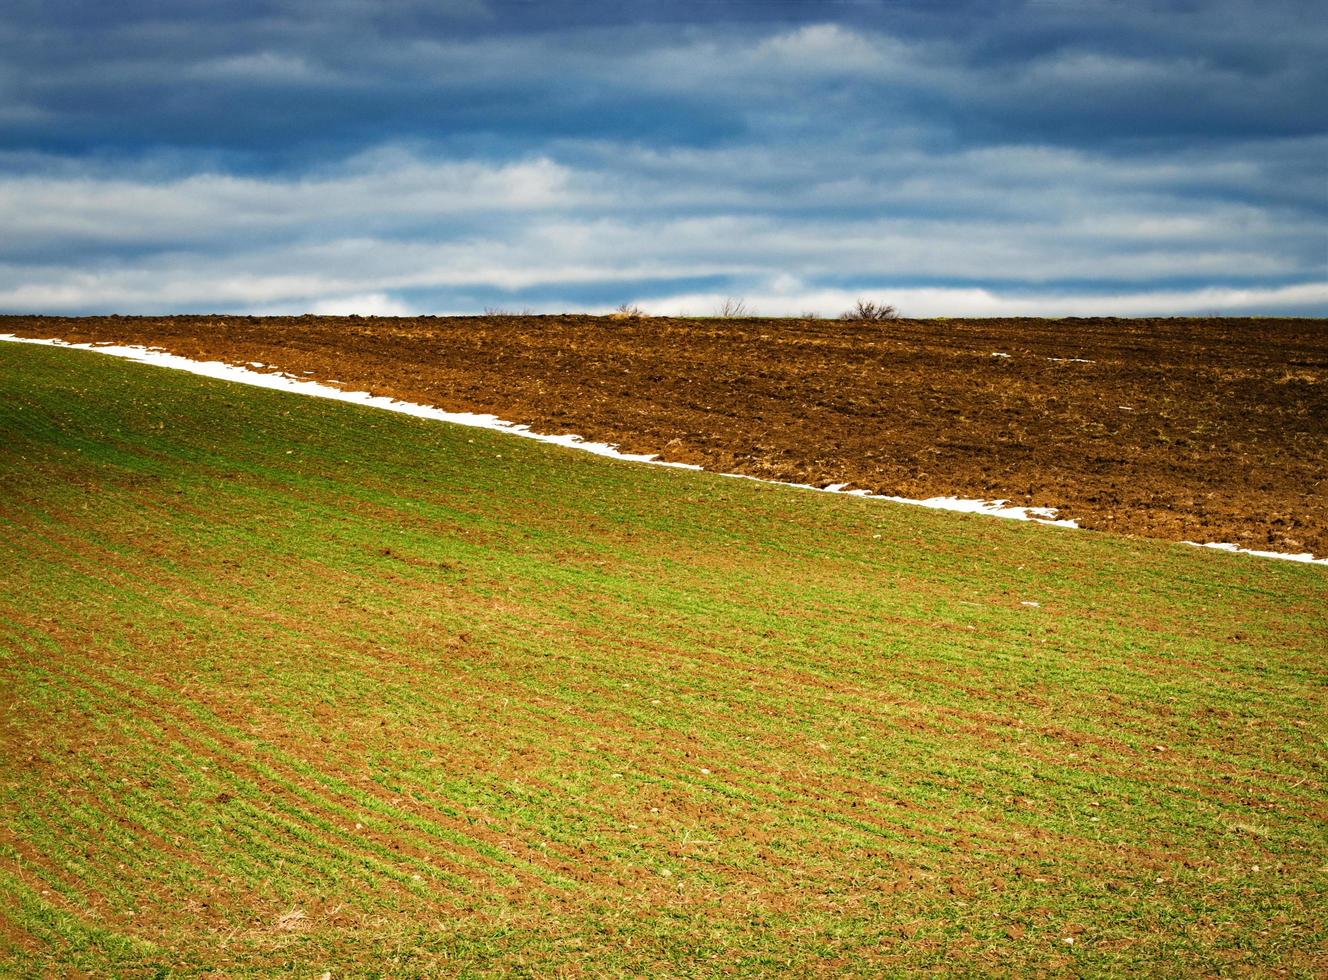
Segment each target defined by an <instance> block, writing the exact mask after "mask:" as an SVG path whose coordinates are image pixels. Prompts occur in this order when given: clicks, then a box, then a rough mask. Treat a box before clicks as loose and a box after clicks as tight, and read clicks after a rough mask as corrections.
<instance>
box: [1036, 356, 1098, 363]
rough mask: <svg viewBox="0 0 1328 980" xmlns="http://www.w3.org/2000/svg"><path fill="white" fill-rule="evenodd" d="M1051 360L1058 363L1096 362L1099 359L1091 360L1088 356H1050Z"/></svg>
mask: <svg viewBox="0 0 1328 980" xmlns="http://www.w3.org/2000/svg"><path fill="white" fill-rule="evenodd" d="M1047 360H1049V361H1055V362H1056V363H1057V364H1096V363H1097V361H1090V360H1089V359H1088V358H1086V357H1049V358H1047Z"/></svg>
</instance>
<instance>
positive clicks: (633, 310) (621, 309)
mask: <svg viewBox="0 0 1328 980" xmlns="http://www.w3.org/2000/svg"><path fill="white" fill-rule="evenodd" d="M613 315H614V316H616V317H618V318H619V319H621V318H623V317H629V316H630V317H638V316H645V315H646V311H645V310H643V309H641V307H639V306H637V305H636V304H635V303H619V304H618V308H617V309H616V310H614V311H613Z"/></svg>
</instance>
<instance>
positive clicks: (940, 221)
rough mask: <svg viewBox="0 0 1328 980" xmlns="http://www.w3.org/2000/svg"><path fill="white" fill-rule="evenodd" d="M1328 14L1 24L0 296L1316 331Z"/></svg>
mask: <svg viewBox="0 0 1328 980" xmlns="http://www.w3.org/2000/svg"><path fill="white" fill-rule="evenodd" d="M1323 20H1324V18H1322V16H1320V15H1319V14H1318V13H1317V11H1316V9H1315V5H1314V4H1310V3H1299V2H1283V3H1274V4H1254V3H1248V2H1232V0H1223V2H1203V3H1150V4H1145V3H1129V4H1122V3H1119V2H1114V3H1106V2H1092V0H1088V2H1040V3H1032V2H1030V3H1006V2H969V3H958V4H947V5H938V4H930V3H928V4H922V3H907V2H892V3H882V2H871V0H845V2H826V0H821V2H795V0H788V2H772V0H763V2H736V0H713V2H699V0H696V2H673V3H665V2H661V0H656V2H646V0H636V2H626V3H622V2H619V3H598V2H588V3H578V4H569V5H563V4H551V3H526V2H514V0H452V2H437V0H434V2H423V0H421V2H413V0H392V2H381V0H332V2H328V0H323V2H315V0H285V2H241V3H231V4H226V5H224V7H223V6H221V5H204V4H171V5H163V4H160V3H147V2H139V0H129V2H124V3H117V4H114V5H108V4H104V3H71V2H55V3H41V4H38V3H32V2H26V0H25V2H20V3H16V4H15V3H11V4H9V5H7V6H6V7H5V8H4V10H3V11H0V44H3V46H4V49H5V50H6V52H7V56H6V58H5V60H4V61H3V62H0V222H3V223H4V224H5V225H6V227H7V228H8V229H9V236H8V242H7V243H6V244H5V245H0V305H3V306H5V307H7V308H19V307H22V308H35V307H41V308H49V309H53V310H54V309H93V308H109V306H112V305H117V304H118V305H119V306H121V307H123V308H126V309H128V308H135V309H143V308H149V307H152V308H168V307H169V308H179V307H180V306H181V305H184V306H191V305H203V306H206V305H209V304H211V305H213V306H228V307H230V308H240V307H243V306H267V307H273V306H278V305H283V304H285V305H291V306H292V307H296V306H299V305H300V304H302V303H304V304H311V303H323V302H329V301H332V300H330V299H329V297H331V298H333V299H335V297H338V296H341V297H350V298H359V299H364V298H365V297H379V298H382V297H386V299H384V300H382V302H386V303H389V304H397V306H400V304H401V303H402V302H404V301H403V300H401V299H400V297H411V298H412V301H413V302H426V301H427V302H428V303H430V304H434V305H442V306H443V307H444V308H457V307H455V306H452V305H451V304H457V303H468V302H471V301H472V299H473V297H475V296H478V295H484V294H486V291H487V292H489V293H492V292H494V291H502V290H508V291H513V290H515V291H525V292H522V295H523V296H530V295H532V294H530V293H529V291H530V290H536V291H537V292H538V295H537V296H536V297H535V300H534V301H538V302H541V303H546V304H554V305H556V304H559V303H564V304H574V303H576V302H585V301H587V300H586V299H585V298H586V297H597V296H600V295H607V294H610V293H612V292H613V290H615V289H622V290H630V291H631V292H632V294H633V295H634V296H637V297H641V298H646V299H653V300H656V301H657V303H658V304H659V305H661V307H663V306H668V305H669V304H670V303H673V304H674V305H675V306H676V305H677V303H678V302H682V301H683V300H682V299H679V297H681V296H684V294H685V296H686V297H689V298H688V299H687V301H688V302H701V303H704V302H706V301H708V300H707V299H706V297H707V296H708V295H709V294H708V293H707V292H706V289H708V288H710V287H712V286H713V287H714V288H715V289H716V290H718V291H721V292H722V291H733V290H742V291H746V292H750V293H754V294H756V295H761V296H764V297H766V299H767V304H766V305H767V306H769V307H771V311H774V308H780V309H782V308H783V307H784V306H785V305H789V304H796V303H798V302H799V300H798V298H797V297H799V296H809V297H810V296H812V295H816V294H818V293H820V294H826V293H827V291H830V292H831V293H833V291H834V290H836V289H844V290H851V289H862V288H868V287H870V285H871V284H872V283H877V284H880V285H881V286H888V287H890V288H891V290H892V291H893V293H897V292H898V291H899V290H907V289H909V288H913V287H916V288H917V289H929V290H935V289H945V288H952V289H954V290H965V289H967V290H970V293H966V294H964V295H968V296H970V299H971V291H972V290H974V289H978V290H985V291H987V292H992V291H997V292H999V291H1002V290H1003V291H1004V293H1006V294H1008V295H1010V296H1016V295H1018V296H1022V297H1024V299H1022V300H1021V302H1023V303H1025V305H1026V306H1027V307H1028V308H1030V309H1041V308H1046V309H1051V308H1053V307H1054V304H1055V297H1056V296H1057V295H1062V296H1064V295H1068V294H1069V292H1075V291H1077V293H1076V294H1084V295H1088V294H1094V295H1096V294H1095V293H1094V290H1093V289H1091V288H1090V289H1084V288H1083V287H1084V286H1085V284H1087V285H1089V286H1091V285H1092V284H1095V283H1096V284H1097V285H1098V287H1099V288H1098V290H1097V293H1098V294H1101V295H1103V296H1110V295H1122V296H1123V295H1125V294H1126V293H1133V294H1137V295H1140V296H1153V297H1157V296H1161V295H1163V294H1166V295H1168V296H1172V295H1173V294H1175V295H1180V294H1179V293H1176V291H1177V290H1181V291H1183V290H1186V289H1188V290H1191V291H1196V290H1202V289H1205V288H1208V289H1220V288H1228V289H1234V290H1237V291H1242V292H1241V295H1243V296H1246V297H1249V296H1256V297H1258V296H1264V297H1266V296H1272V295H1274V294H1276V295H1278V296H1283V297H1285V296H1288V295H1293V294H1288V293H1286V292H1285V291H1286V290H1287V289H1290V288H1293V287H1294V288H1296V289H1300V290H1301V291H1300V292H1297V293H1294V297H1295V299H1294V302H1292V301H1287V302H1285V303H1282V305H1281V306H1280V307H1278V308H1285V309H1296V310H1298V311H1304V310H1306V309H1313V308H1315V307H1314V304H1315V303H1319V302H1320V300H1317V299H1314V298H1313V297H1314V296H1316V295H1318V294H1317V293H1314V292H1313V290H1314V289H1316V288H1318V286H1316V285H1315V284H1316V283H1321V282H1322V281H1323V280H1324V278H1325V270H1324V258H1325V238H1324V232H1323V227H1324V226H1323V218H1324V214H1325V211H1326V210H1328V194H1326V193H1325V183H1328V180H1326V179H1325V167H1324V159H1325V146H1326V145H1328V137H1325V135H1324V134H1325V132H1326V131H1328V126H1325V110H1324V107H1323V102H1324V100H1323V99H1322V97H1321V93H1322V92H1323V91H1328V68H1325V65H1326V64H1328V57H1326V55H1328V43H1326V36H1328V30H1326V29H1325V27H1324V25H1323ZM383 257H389V258H386V259H385V260H384V261H381V262H380V261H379V259H380V258H383ZM274 270H278V271H277V272H274ZM947 284H948V285H947ZM703 287H704V288H703ZM1304 289H1310V292H1309V293H1306V292H1304ZM1251 290H1253V292H1251ZM1278 290H1281V291H1282V292H1280V293H1279V292H1277V291H1278ZM919 295H920V296H921V295H922V294H919ZM927 295H931V294H927ZM959 295H960V294H959V293H958V292H956V293H954V296H956V297H958V296H959ZM993 295H994V293H993ZM1194 295H1196V296H1197V295H1198V292H1194ZM1232 295H1234V294H1232ZM1307 296H1308V297H1310V298H1309V299H1306V297H1307ZM670 297H673V298H672V299H671V298H670ZM1029 297H1032V298H1029ZM1038 297H1043V298H1044V299H1045V302H1044V301H1043V300H1042V299H1039V298H1038ZM624 298H626V297H624ZM823 298H825V299H826V301H827V302H829V301H833V299H832V298H831V297H830V296H829V295H826V296H824V297H823ZM378 301H379V300H378V299H375V302H378ZM928 302H930V301H928ZM955 302H956V303H959V302H960V300H958V299H956V300H955ZM963 302H968V300H964V301H963ZM1166 302H1167V303H1169V304H1170V306H1169V307H1167V308H1168V309H1180V308H1184V307H1185V301H1184V300H1181V299H1174V298H1173V299H1170V300H1167V301H1166ZM1196 302H1198V301H1197V300H1196ZM1204 302H1207V300H1205V301H1204ZM1233 302H1236V301H1234V300H1233ZM1241 302H1243V301H1241ZM1249 302H1253V303H1256V304H1257V303H1259V302H1263V303H1265V304H1267V303H1270V302H1273V301H1272V300H1267V299H1257V298H1256V299H1254V300H1250V301H1249ZM1278 302H1280V301H1278ZM162 303H165V304H166V307H162V306H160V304H162ZM1307 303H1308V306H1307V305H1306V304H1307ZM152 304H158V305H157V306H155V307H153V306H152ZM1039 304H1041V305H1039ZM941 305H942V306H943V305H944V304H943V303H942V304H941ZM961 305H962V304H961ZM1237 305H1239V304H1237ZM1159 308H1160V307H1159Z"/></svg>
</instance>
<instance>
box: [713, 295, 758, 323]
mask: <svg viewBox="0 0 1328 980" xmlns="http://www.w3.org/2000/svg"><path fill="white" fill-rule="evenodd" d="M715 316H717V317H720V318H721V319H725V320H733V319H736V318H737V317H742V316H756V311H755V310H753V309H752V308H751V307H750V306H748V305H747V301H746V300H745V299H743V298H742V297H741V296H728V297H726V298H725V299H724V302H722V303H720V304H719V306H718V307H717V308H716V310H715Z"/></svg>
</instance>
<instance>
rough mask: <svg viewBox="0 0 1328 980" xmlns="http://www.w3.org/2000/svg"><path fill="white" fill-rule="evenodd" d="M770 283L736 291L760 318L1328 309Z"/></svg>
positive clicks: (1264, 297)
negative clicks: (878, 312)
mask: <svg viewBox="0 0 1328 980" xmlns="http://www.w3.org/2000/svg"><path fill="white" fill-rule="evenodd" d="M772 286H775V288H771V289H769V290H768V291H759V290H758V291H756V292H754V293H749V294H745V295H744V297H743V298H744V299H745V300H746V302H747V304H748V305H749V306H750V307H751V308H752V309H754V310H756V311H757V312H758V313H760V314H761V315H763V316H800V315H802V314H803V313H808V312H814V313H818V314H819V315H821V316H823V317H834V316H837V315H838V314H840V313H842V312H843V311H845V310H848V309H851V308H852V307H853V305H854V304H855V303H856V302H857V300H858V299H861V298H864V297H866V298H873V299H876V300H877V301H878V302H883V303H889V304H891V305H893V306H895V307H897V308H898V309H899V311H900V313H901V314H902V315H904V316H912V317H933V316H949V317H964V316H979V317H981V316H1043V317H1063V316H1082V317H1096V316H1121V317H1130V316H1189V315H1194V316H1212V315H1219V314H1220V315H1224V316H1249V315H1269V314H1272V315H1275V314H1278V313H1284V314H1289V315H1296V314H1299V313H1301V312H1302V311H1304V310H1307V309H1312V310H1320V311H1323V310H1328V281H1324V282H1313V283H1301V284H1297V285H1294V286H1283V287H1277V288H1255V289H1230V288H1221V287H1209V288H1203V289H1191V290H1159V291H1143V292H1134V291H1126V292H1116V293H1106V294H1103V293H1071V294H1061V293H1057V292H1038V291H1031V292H1021V293H1011V292H1005V291H1000V290H990V289H963V288H946V287H935V288H925V289H917V288H899V289H876V290H843V289H838V290H836V289H819V290H818V289H792V290H781V289H779V288H777V286H776V285H775V284H772ZM730 295H732V294H731V293H719V292H710V293H690V294H683V295H676V296H665V297H658V298H650V297H640V298H638V299H636V300H635V302H637V303H639V304H640V305H641V306H642V307H643V308H644V309H645V310H646V312H648V313H652V314H655V315H667V316H677V315H682V314H692V315H701V316H704V315H708V314H710V313H712V312H713V311H714V310H715V309H717V308H718V307H719V304H720V303H722V302H723V300H724V299H725V298H726V297H727V296H730Z"/></svg>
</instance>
